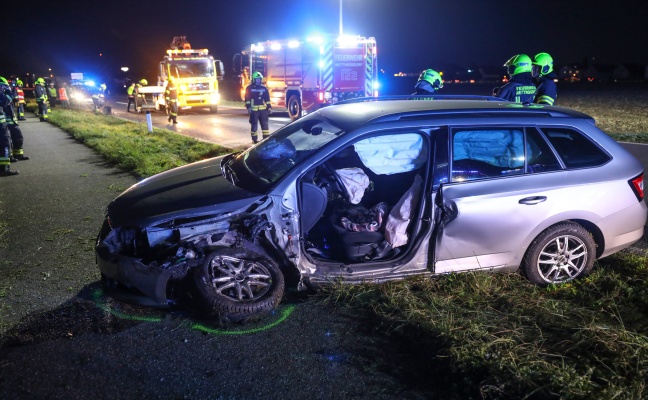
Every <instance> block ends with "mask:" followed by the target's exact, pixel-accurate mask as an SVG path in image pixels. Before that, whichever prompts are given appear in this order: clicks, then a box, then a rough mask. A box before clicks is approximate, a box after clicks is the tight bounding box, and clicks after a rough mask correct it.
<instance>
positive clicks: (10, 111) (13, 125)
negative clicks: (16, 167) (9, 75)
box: [0, 76, 29, 162]
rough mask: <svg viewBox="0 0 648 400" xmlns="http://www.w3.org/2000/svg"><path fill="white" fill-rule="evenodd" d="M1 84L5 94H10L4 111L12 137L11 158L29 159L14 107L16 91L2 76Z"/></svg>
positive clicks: (14, 160)
mask: <svg viewBox="0 0 648 400" xmlns="http://www.w3.org/2000/svg"><path fill="white" fill-rule="evenodd" d="M0 86H2V88H3V91H4V93H3V94H4V95H7V96H9V99H10V101H9V102H8V104H7V105H5V106H4V107H3V109H2V111H3V112H4V114H5V123H6V125H7V131H8V132H9V137H10V138H11V154H10V155H9V158H10V160H11V162H16V161H18V160H29V157H27V156H26V155H25V152H24V151H23V142H24V138H23V134H22V131H21V130H20V127H19V126H18V122H17V121H18V117H17V116H16V109H15V107H14V103H13V101H12V100H14V98H13V96H14V91H13V89H11V88H10V87H9V84H8V82H7V80H6V79H5V78H4V77H2V76H0Z"/></svg>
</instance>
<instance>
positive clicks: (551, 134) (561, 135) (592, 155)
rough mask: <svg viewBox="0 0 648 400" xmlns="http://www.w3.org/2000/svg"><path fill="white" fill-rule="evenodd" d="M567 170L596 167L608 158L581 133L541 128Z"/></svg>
mask: <svg viewBox="0 0 648 400" xmlns="http://www.w3.org/2000/svg"><path fill="white" fill-rule="evenodd" d="M541 130H542V132H543V133H544V134H545V136H546V137H547V139H548V140H549V142H550V143H551V145H552V146H553V148H554V149H555V150H556V153H557V154H558V156H559V157H560V158H561V159H562V161H563V163H564V164H565V167H567V168H585V167H596V166H599V165H603V164H605V163H607V162H608V161H610V156H609V155H608V154H607V153H605V152H604V151H603V150H602V149H601V148H600V147H598V146H597V145H596V144H594V143H593V142H592V141H591V140H589V139H588V138H587V137H585V135H583V134H582V133H580V132H578V131H575V130H573V129H568V128H541Z"/></svg>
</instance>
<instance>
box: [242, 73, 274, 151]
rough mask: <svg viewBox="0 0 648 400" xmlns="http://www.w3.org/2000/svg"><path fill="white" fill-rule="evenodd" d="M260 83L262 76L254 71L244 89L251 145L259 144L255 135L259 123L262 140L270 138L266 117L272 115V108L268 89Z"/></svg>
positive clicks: (256, 134)
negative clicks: (250, 80)
mask: <svg viewBox="0 0 648 400" xmlns="http://www.w3.org/2000/svg"><path fill="white" fill-rule="evenodd" d="M262 82H263V75H261V73H260V72H259V71H255V72H254V73H253V74H252V83H251V84H249V85H248V86H247V87H246V88H245V108H247V112H248V114H249V115H250V135H251V136H252V142H253V143H258V142H259V136H258V135H259V134H258V133H257V129H258V125H259V123H261V133H262V134H263V139H265V138H267V137H268V136H270V128H269V126H268V115H270V114H271V113H272V106H271V105H270V93H269V92H268V88H267V87H266V86H265V85H264V84H263V83H262Z"/></svg>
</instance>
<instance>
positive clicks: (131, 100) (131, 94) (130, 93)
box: [126, 81, 137, 112]
mask: <svg viewBox="0 0 648 400" xmlns="http://www.w3.org/2000/svg"><path fill="white" fill-rule="evenodd" d="M126 94H127V95H128V105H127V106H126V112H130V107H131V104H132V105H133V108H135V111H137V106H136V104H135V81H132V82H131V83H130V86H128V89H126Z"/></svg>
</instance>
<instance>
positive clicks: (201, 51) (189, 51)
mask: <svg viewBox="0 0 648 400" xmlns="http://www.w3.org/2000/svg"><path fill="white" fill-rule="evenodd" d="M166 52H167V54H168V55H170V56H172V55H176V54H181V55H190V54H194V55H195V54H198V55H201V56H206V55H207V54H209V50H207V49H186V50H167V51H166Z"/></svg>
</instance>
